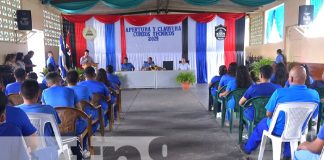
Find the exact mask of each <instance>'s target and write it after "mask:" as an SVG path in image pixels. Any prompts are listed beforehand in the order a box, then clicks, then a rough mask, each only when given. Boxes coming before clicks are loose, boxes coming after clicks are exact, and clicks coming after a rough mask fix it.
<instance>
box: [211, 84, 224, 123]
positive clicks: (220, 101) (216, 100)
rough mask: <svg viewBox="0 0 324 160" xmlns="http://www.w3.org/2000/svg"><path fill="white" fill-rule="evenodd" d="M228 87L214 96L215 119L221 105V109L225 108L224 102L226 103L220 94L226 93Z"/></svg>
mask: <svg viewBox="0 0 324 160" xmlns="http://www.w3.org/2000/svg"><path fill="white" fill-rule="evenodd" d="M226 87H227V86H226V85H225V86H223V87H222V88H221V89H220V90H218V91H217V93H216V95H215V96H213V106H214V115H215V117H216V116H217V110H218V108H219V104H220V107H221V108H223V102H224V101H225V99H224V98H223V97H219V94H220V93H223V92H225V90H226ZM222 127H224V126H222Z"/></svg>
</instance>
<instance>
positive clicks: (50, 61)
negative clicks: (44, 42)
mask: <svg viewBox="0 0 324 160" xmlns="http://www.w3.org/2000/svg"><path fill="white" fill-rule="evenodd" d="M47 56H48V58H47V61H46V67H49V65H51V66H52V67H53V68H54V71H57V64H56V62H55V59H54V55H53V52H52V51H48V52H47Z"/></svg>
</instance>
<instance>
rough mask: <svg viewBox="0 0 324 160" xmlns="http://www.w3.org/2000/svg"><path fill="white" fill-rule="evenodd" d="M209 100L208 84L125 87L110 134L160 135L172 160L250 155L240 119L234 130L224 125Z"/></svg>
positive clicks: (231, 159) (223, 159)
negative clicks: (242, 143)
mask: <svg viewBox="0 0 324 160" xmlns="http://www.w3.org/2000/svg"><path fill="white" fill-rule="evenodd" d="M207 103H208V89H207V86H206V85H197V86H196V87H194V88H191V90H190V91H188V92H185V91H183V90H182V89H180V88H179V89H138V90H125V91H123V93H122V106H123V113H122V119H121V120H120V122H118V123H117V124H116V125H115V128H114V131H113V132H107V136H108V137H113V138H114V137H116V139H118V138H119V139H121V138H120V137H124V136H130V137H129V138H130V139H131V140H132V139H135V140H136V137H142V138H143V137H144V138H145V137H148V136H158V137H160V138H159V142H160V143H163V144H166V146H167V155H165V156H166V157H167V158H166V159H172V160H209V159H210V160H237V159H246V157H247V156H246V155H244V154H242V153H241V152H240V150H239V148H238V144H237V139H238V125H237V122H236V126H235V128H234V131H233V133H232V134H230V133H229V129H228V128H221V125H220V119H215V118H214V116H213V115H212V113H211V112H208V111H207ZM131 140H129V141H131ZM138 141H140V140H139V139H138ZM270 149H271V146H270V145H268V146H267V149H266V156H267V157H266V158H265V159H272V158H271V155H270V153H271V152H269V150H270ZM146 150H148V149H146ZM267 150H268V151H267ZM161 152H162V151H161V148H155V149H154V148H153V149H152V150H150V153H152V154H151V158H152V155H153V157H154V155H156V154H159V153H161ZM257 154H258V150H257V151H256V152H255V153H253V154H252V155H250V156H249V157H250V159H256V157H257ZM159 155H160V154H159ZM108 157H109V155H105V158H104V159H113V158H111V157H110V158H108ZM128 158H129V157H128ZM129 159H136V158H134V157H133V158H129ZM141 159H150V158H147V157H145V158H143V157H141ZM152 159H160V158H152Z"/></svg>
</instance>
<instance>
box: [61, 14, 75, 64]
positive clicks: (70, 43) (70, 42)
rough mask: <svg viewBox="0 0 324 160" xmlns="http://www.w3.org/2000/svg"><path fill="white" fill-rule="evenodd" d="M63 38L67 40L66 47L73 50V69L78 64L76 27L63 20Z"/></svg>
mask: <svg viewBox="0 0 324 160" xmlns="http://www.w3.org/2000/svg"><path fill="white" fill-rule="evenodd" d="M63 36H64V37H63V38H64V40H65V45H66V46H64V47H69V48H70V50H71V58H72V67H75V64H76V46H75V25H74V23H71V22H69V21H67V20H66V19H63Z"/></svg>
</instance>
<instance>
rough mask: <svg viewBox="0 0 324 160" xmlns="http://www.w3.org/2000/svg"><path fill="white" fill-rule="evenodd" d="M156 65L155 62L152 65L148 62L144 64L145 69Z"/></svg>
mask: <svg viewBox="0 0 324 160" xmlns="http://www.w3.org/2000/svg"><path fill="white" fill-rule="evenodd" d="M154 65H155V64H154V62H152V63H148V62H146V61H145V62H144V64H143V67H145V68H146V67H151V66H154Z"/></svg>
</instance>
